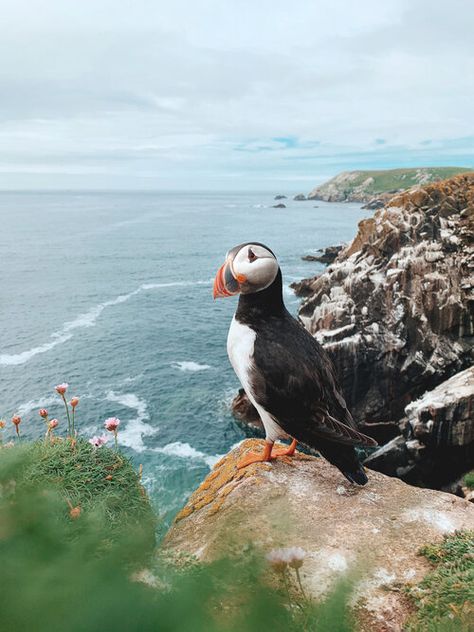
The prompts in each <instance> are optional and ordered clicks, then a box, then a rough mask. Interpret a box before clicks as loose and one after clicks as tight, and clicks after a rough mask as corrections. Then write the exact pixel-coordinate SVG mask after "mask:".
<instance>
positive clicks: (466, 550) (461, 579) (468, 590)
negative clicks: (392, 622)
mask: <svg viewBox="0 0 474 632" xmlns="http://www.w3.org/2000/svg"><path fill="white" fill-rule="evenodd" d="M420 554H421V555H423V556H424V557H426V558H427V559H428V560H429V561H430V562H431V564H432V569H431V571H430V572H429V573H428V574H427V575H426V577H425V578H424V579H423V581H422V582H421V583H420V584H418V585H417V586H414V587H410V588H409V589H408V594H409V595H410V597H411V598H412V600H413V602H414V604H415V606H416V607H417V612H416V614H415V615H414V616H413V618H412V620H411V621H410V625H409V627H408V629H409V630H413V631H415V630H416V631H428V632H431V631H435V630H436V631H438V630H465V631H466V632H467V631H468V630H472V627H471V625H470V624H471V623H472V620H473V616H474V531H463V532H456V533H454V534H452V535H448V536H446V537H445V538H444V540H443V541H442V542H441V543H440V544H430V545H428V546H425V547H424V548H423V549H421V551H420Z"/></svg>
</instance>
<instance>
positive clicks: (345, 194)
mask: <svg viewBox="0 0 474 632" xmlns="http://www.w3.org/2000/svg"><path fill="white" fill-rule="evenodd" d="M465 171H469V169H463V168H462V167H425V168H417V169H387V170H383V171H344V172H343V173H340V174H338V175H337V176H335V177H334V178H331V180H328V181H327V182H325V183H324V184H322V185H320V186H318V187H316V188H315V189H313V190H312V191H311V193H310V194H309V195H308V200H324V201H326V202H364V203H367V202H368V203H369V208H379V207H380V206H383V204H384V203H386V202H387V201H388V200H389V199H390V197H391V195H393V194H394V193H397V192H400V191H404V190H406V189H409V188H410V187H413V186H416V185H425V184H428V183H430V182H437V181H439V180H443V179H444V178H448V177H450V176H453V175H455V174H458V173H462V172H465ZM374 198H375V201H374Z"/></svg>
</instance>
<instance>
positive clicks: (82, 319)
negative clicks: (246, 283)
mask: <svg viewBox="0 0 474 632" xmlns="http://www.w3.org/2000/svg"><path fill="white" fill-rule="evenodd" d="M208 284H209V281H194V282H193V281H175V282H170V283H143V284H142V285H140V286H139V287H138V288H137V289H136V290H133V292H129V293H128V294H120V295H119V296H117V297H116V298H114V299H111V300H110V301H105V302H104V303H99V305H95V306H94V307H91V308H90V309H89V310H87V312H83V313H82V314H79V316H77V317H76V318H75V319H74V320H71V321H68V322H66V323H64V325H63V326H62V327H61V329H59V330H58V331H55V332H53V333H52V334H51V336H50V337H51V340H49V341H48V342H45V343H43V344H41V345H38V346H37V347H32V348H31V349H28V350H27V351H22V352H21V353H12V354H10V353H2V354H0V365H6V366H8V365H10V366H14V365H18V364H25V363H26V362H28V361H29V360H31V358H34V357H35V356H36V355H38V354H40V353H46V352H47V351H50V350H51V349H54V347H56V346H57V345H60V344H63V343H64V342H67V341H68V340H70V339H71V338H72V337H73V335H74V333H73V332H74V331H75V330H76V329H81V328H82V327H93V326H94V325H95V324H96V322H97V319H98V318H99V316H100V315H101V314H102V312H103V311H104V310H105V309H107V308H108V307H113V306H114V305H120V304H121V303H126V302H127V301H129V300H130V299H131V298H132V297H134V296H136V295H137V294H140V293H141V292H146V291H149V290H157V289H161V288H167V287H183V286H190V285H208Z"/></svg>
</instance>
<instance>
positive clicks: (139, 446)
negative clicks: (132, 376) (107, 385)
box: [105, 391, 158, 452]
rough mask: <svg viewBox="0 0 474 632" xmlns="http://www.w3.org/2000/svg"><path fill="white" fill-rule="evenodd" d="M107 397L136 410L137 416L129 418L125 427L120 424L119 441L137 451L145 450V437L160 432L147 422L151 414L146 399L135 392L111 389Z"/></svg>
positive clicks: (108, 399) (110, 400)
mask: <svg viewBox="0 0 474 632" xmlns="http://www.w3.org/2000/svg"><path fill="white" fill-rule="evenodd" d="M105 399H106V400H107V401H109V402H115V403H117V404H121V405H122V406H125V407H126V408H131V409H132V410H135V411H136V417H134V418H133V419H129V420H127V425H126V426H125V428H122V426H120V431H119V433H118V442H119V443H120V444H121V445H125V446H127V447H128V448H132V450H135V452H143V450H145V444H144V443H143V437H145V436H149V435H153V434H155V433H157V432H158V428H153V426H151V425H150V424H149V423H147V421H148V420H149V419H150V415H149V414H148V410H147V403H146V401H144V400H143V399H140V398H139V397H138V396H137V395H135V393H116V392H115V391H109V392H108V393H107V395H106V396H105Z"/></svg>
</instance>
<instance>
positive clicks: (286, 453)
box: [272, 439, 297, 459]
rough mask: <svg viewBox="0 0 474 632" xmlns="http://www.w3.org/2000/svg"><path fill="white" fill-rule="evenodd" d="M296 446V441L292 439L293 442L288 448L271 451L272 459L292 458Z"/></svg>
mask: <svg viewBox="0 0 474 632" xmlns="http://www.w3.org/2000/svg"><path fill="white" fill-rule="evenodd" d="M296 445H297V441H296V439H293V441H292V442H291V444H290V446H289V447H288V448H286V449H282V450H273V451H272V459H273V458H276V457H277V456H294V455H295V452H296Z"/></svg>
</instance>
